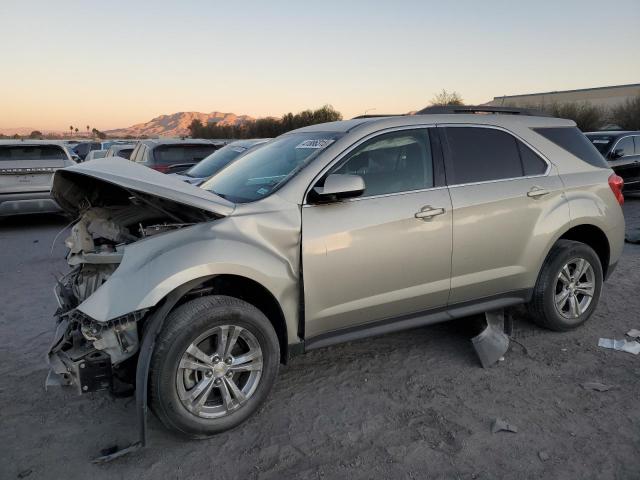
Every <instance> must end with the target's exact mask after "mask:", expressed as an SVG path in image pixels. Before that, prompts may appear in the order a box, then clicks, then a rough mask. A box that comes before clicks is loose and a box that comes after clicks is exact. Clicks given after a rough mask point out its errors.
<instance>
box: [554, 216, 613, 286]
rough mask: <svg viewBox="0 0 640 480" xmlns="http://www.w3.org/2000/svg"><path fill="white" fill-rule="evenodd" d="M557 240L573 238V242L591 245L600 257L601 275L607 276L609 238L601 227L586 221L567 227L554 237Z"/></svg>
mask: <svg viewBox="0 0 640 480" xmlns="http://www.w3.org/2000/svg"><path fill="white" fill-rule="evenodd" d="M558 240H573V241H575V242H581V243H584V244H585V245H588V246H589V247H591V248H592V249H593V250H594V251H595V252H596V255H598V258H599V259H600V265H602V275H603V277H604V278H607V274H608V271H609V260H610V258H611V246H610V245H609V239H608V238H607V235H606V234H605V233H604V231H603V230H602V229H600V228H599V227H597V226H595V225H592V224H588V223H584V224H580V225H575V226H572V227H571V228H569V229H568V230H567V231H566V232H564V233H563V234H562V235H560V236H559V237H558V238H557V239H556V242H557V241H558ZM554 244H555V242H554Z"/></svg>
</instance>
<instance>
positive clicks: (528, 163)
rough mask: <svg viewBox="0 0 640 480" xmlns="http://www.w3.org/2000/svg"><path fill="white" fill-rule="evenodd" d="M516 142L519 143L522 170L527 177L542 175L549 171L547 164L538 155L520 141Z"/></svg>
mask: <svg viewBox="0 0 640 480" xmlns="http://www.w3.org/2000/svg"><path fill="white" fill-rule="evenodd" d="M516 142H518V150H520V158H521V159H522V169H523V170H524V175H525V176H526V177H529V176H531V175H542V174H543V173H544V172H546V171H547V162H545V161H544V160H543V159H541V158H540V157H539V156H538V154H537V153H535V152H534V151H533V150H531V149H530V148H529V147H527V146H526V145H525V144H524V143H522V142H521V141H520V140H516Z"/></svg>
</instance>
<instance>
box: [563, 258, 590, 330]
mask: <svg viewBox="0 0 640 480" xmlns="http://www.w3.org/2000/svg"><path fill="white" fill-rule="evenodd" d="M595 290H596V286H595V273H594V271H593V267H592V266H591V264H590V263H589V262H588V261H587V260H585V259H584V258H574V259H571V260H569V261H568V262H567V263H566V264H565V266H564V267H562V269H561V270H560V273H559V274H558V279H557V281H556V288H555V296H554V303H555V306H556V310H557V311H558V313H559V314H560V315H562V316H563V317H565V318H570V319H575V318H578V317H579V316H580V315H582V314H583V313H584V312H586V311H587V309H588V308H589V305H591V301H592V300H593V295H594V293H595Z"/></svg>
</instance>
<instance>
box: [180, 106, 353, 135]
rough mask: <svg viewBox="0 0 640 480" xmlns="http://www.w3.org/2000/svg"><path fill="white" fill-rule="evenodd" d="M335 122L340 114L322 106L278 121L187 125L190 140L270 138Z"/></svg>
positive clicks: (194, 121) (331, 108) (196, 122)
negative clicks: (309, 126) (319, 124)
mask: <svg viewBox="0 0 640 480" xmlns="http://www.w3.org/2000/svg"><path fill="white" fill-rule="evenodd" d="M336 120H342V114H341V113H340V112H338V111H336V110H335V109H334V108H333V107H332V106H331V105H324V106H323V107H321V108H318V109H316V110H304V111H302V112H299V113H296V114H295V115H294V114H293V113H287V114H285V115H283V116H282V118H279V119H278V118H274V117H266V118H259V119H257V120H252V121H249V122H245V123H241V124H237V125H217V124H215V123H211V124H207V125H203V124H202V122H200V121H199V120H197V119H194V120H193V121H192V122H191V124H190V125H189V134H190V136H191V137H192V138H270V137H277V136H278V135H281V134H283V133H285V132H288V131H290V130H293V129H295V128H300V127H305V126H307V125H314V124H316V123H325V122H333V121H336Z"/></svg>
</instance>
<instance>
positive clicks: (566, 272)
mask: <svg viewBox="0 0 640 480" xmlns="http://www.w3.org/2000/svg"><path fill="white" fill-rule="evenodd" d="M602 283H603V279H602V265H601V263H600V259H599V257H598V255H597V254H596V252H595V251H594V250H593V249H592V248H591V247H589V246H588V245H586V244H584V243H580V242H575V241H572V240H558V241H557V242H556V244H555V245H554V246H553V247H552V248H551V251H550V252H549V255H547V258H546V260H545V262H544V265H543V266H542V269H541V270H540V274H539V275H538V281H537V282H536V286H535V288H534V291H533V298H532V299H531V302H530V303H529V304H528V305H527V310H528V311H529V314H530V315H531V318H532V320H533V321H534V322H535V323H537V324H538V325H540V326H541V327H544V328H548V329H550V330H555V331H557V332H563V331H568V330H572V329H574V328H577V327H579V326H580V325H582V324H583V323H584V322H586V321H587V320H588V319H589V317H590V316H591V315H592V314H593V312H594V310H595V309H596V307H597V305H598V300H599V299H600V292H601V291H602Z"/></svg>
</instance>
